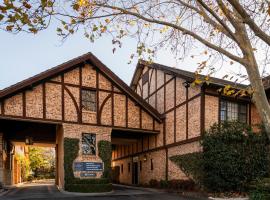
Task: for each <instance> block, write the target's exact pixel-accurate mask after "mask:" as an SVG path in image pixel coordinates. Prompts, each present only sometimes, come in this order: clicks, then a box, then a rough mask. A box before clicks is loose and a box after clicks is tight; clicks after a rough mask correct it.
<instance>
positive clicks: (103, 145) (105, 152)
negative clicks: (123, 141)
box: [98, 140, 112, 179]
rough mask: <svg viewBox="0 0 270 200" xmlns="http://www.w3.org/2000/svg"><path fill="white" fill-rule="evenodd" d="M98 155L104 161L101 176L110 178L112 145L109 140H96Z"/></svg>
mask: <svg viewBox="0 0 270 200" xmlns="http://www.w3.org/2000/svg"><path fill="white" fill-rule="evenodd" d="M98 152H99V153H98V155H99V157H100V158H101V160H102V161H103V163H104V172H103V178H108V179H111V174H112V172H111V162H112V145H111V143H110V142H109V141H105V140H101V141H99V142H98Z"/></svg>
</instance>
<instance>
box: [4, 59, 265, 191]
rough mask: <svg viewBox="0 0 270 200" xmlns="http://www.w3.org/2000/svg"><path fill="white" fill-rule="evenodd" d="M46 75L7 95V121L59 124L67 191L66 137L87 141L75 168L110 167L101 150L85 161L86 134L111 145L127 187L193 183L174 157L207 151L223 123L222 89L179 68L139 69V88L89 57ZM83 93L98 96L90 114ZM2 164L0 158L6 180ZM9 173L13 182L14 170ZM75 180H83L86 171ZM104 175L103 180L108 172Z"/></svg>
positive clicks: (251, 111) (60, 178) (60, 176)
mask: <svg viewBox="0 0 270 200" xmlns="http://www.w3.org/2000/svg"><path fill="white" fill-rule="evenodd" d="M60 69H61V70H60ZM138 71H140V73H139V72H138ZM45 74H47V75H46V76H45V75H44V74H41V75H39V76H37V77H34V78H33V79H30V80H28V81H25V82H23V83H21V84H18V85H16V86H14V87H15V88H12V87H11V88H9V89H7V90H2V91H1V92H0V97H1V102H0V118H7V119H9V118H12V119H20V120H25V121H31V122H33V123H35V122H37V121H42V122H43V123H55V124H56V130H55V135H56V141H55V147H56V156H57V163H56V168H57V171H56V183H57V184H58V185H59V187H60V188H63V187H64V184H65V183H64V170H63V169H64V167H63V166H64V143H63V141H64V138H77V139H79V141H80V150H79V153H78V157H77V158H76V159H75V161H74V162H102V160H101V159H100V158H99V156H98V149H97V152H96V155H91V156H90V155H83V154H82V147H81V146H82V145H81V144H82V134H83V133H94V134H96V144H97V143H98V142H99V141H100V140H107V141H111V142H112V144H113V146H112V147H113V151H112V159H113V162H112V166H113V167H115V168H117V169H120V174H119V181H120V183H125V184H133V183H135V182H134V181H135V180H136V178H137V179H138V183H139V184H147V183H149V181H150V180H151V179H156V180H172V179H188V178H191V177H187V176H186V174H185V173H184V172H183V171H181V170H180V169H179V168H178V167H177V166H176V165H175V164H174V163H173V162H171V161H170V157H171V156H175V155H182V154H187V153H192V152H197V151H201V150H202V149H201V146H200V143H199V140H200V138H201V136H202V134H203V133H204V131H205V130H207V129H209V128H210V126H211V125H212V124H213V123H218V122H219V121H220V117H219V109H220V100H221V95H219V94H218V93H217V92H216V89H213V88H211V87H210V86H209V87H208V86H191V85H190V83H191V80H190V78H188V77H186V76H185V75H182V74H177V73H174V69H170V70H167V69H165V70H164V69H162V68H160V67H153V66H142V67H140V68H137V70H136V72H135V75H136V76H137V81H136V83H133V85H132V89H130V88H129V87H128V86H126V85H125V84H124V83H123V82H122V81H121V80H120V79H119V78H118V77H116V75H114V74H113V73H112V72H110V71H109V70H108V69H107V68H106V67H105V66H104V65H103V64H102V63H100V61H98V60H97V59H96V58H95V57H93V55H89V54H87V55H86V56H82V57H81V58H78V59H75V60H72V61H70V62H68V63H67V64H64V65H61V66H59V67H58V68H54V69H52V71H49V72H46V73H45ZM16 87H18V88H16ZM83 90H91V91H95V94H96V110H95V111H89V110H86V109H85V108H83V106H82V91H83ZM244 101H245V102H246V103H247V105H248V122H250V123H251V124H252V125H255V124H257V123H259V122H260V119H259V116H258V113H256V110H255V107H254V105H251V104H250V101H249V100H246V99H244ZM251 119H252V120H251ZM121 134H122V135H121ZM0 141H1V134H0ZM0 149H1V143H0ZM8 156H9V154H7V155H6V159H7V160H8V159H9V158H8ZM2 159H3V156H2ZM1 163H2V165H3V163H4V162H3V161H2V162H1V157H0V181H1ZM6 164H7V163H6ZM135 166H137V168H138V174H137V177H136V178H135V177H134V176H135V175H134V173H135V171H136V170H134V167H135ZM5 168H6V169H9V167H8V166H6V167H5ZM13 170H16V168H14V169H13ZM5 174H7V176H11V173H8V171H7V173H6V172H5ZM74 175H75V176H76V177H78V178H82V177H81V171H80V172H74ZM96 175H97V176H96V178H100V177H101V176H102V172H97V173H96ZM2 177H3V172H2ZM2 179H4V178H2ZM5 179H9V180H10V177H6V178H5ZM15 182H16V181H15Z"/></svg>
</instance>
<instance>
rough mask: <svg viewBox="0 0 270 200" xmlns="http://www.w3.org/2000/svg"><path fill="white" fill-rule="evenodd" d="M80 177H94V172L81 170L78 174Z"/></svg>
mask: <svg viewBox="0 0 270 200" xmlns="http://www.w3.org/2000/svg"><path fill="white" fill-rule="evenodd" d="M80 176H81V177H96V176H97V174H96V173H87V172H81V174H80Z"/></svg>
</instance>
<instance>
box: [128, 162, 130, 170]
mask: <svg viewBox="0 0 270 200" xmlns="http://www.w3.org/2000/svg"><path fill="white" fill-rule="evenodd" d="M128 172H130V163H128Z"/></svg>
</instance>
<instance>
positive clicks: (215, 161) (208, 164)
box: [202, 122, 269, 192]
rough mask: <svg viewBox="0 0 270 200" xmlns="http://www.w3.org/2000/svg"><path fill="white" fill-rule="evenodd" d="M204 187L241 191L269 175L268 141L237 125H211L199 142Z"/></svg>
mask: <svg viewBox="0 0 270 200" xmlns="http://www.w3.org/2000/svg"><path fill="white" fill-rule="evenodd" d="M202 147H203V159H202V161H203V163H202V165H203V167H204V169H203V171H204V177H203V185H204V186H206V187H207V188H208V189H210V190H212V191H217V192H224V191H244V190H245V187H246V185H247V184H248V183H249V182H251V181H252V180H254V179H257V178H261V177H266V176H268V175H269V141H268V139H267V136H266V134H265V133H264V131H261V132H260V133H254V132H253V131H252V130H251V128H250V127H249V126H247V125H245V124H242V123H239V122H224V123H221V124H214V125H213V126H212V127H211V128H210V130H209V131H208V132H206V133H205V135H204V136H203V139H202Z"/></svg>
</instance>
